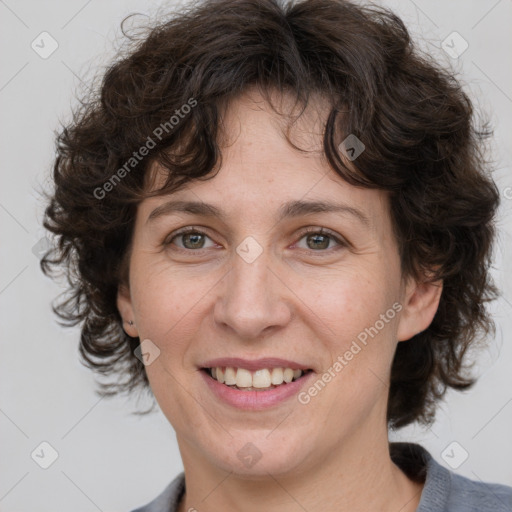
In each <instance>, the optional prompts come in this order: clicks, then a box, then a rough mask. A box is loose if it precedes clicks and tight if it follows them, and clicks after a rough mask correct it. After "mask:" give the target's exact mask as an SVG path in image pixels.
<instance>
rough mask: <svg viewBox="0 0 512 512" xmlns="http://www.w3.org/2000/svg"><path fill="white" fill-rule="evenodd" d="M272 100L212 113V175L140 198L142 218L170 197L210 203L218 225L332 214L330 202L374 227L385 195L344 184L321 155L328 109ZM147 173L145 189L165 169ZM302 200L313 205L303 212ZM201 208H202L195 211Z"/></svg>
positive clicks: (249, 98)
mask: <svg viewBox="0 0 512 512" xmlns="http://www.w3.org/2000/svg"><path fill="white" fill-rule="evenodd" d="M272 100H273V102H274V101H275V103H274V105H275V107H276V108H277V109H278V112H279V113H276V112H275V111H274V110H273V109H272V107H271V106H270V105H269V104H268V103H267V101H266V100H265V98H263V97H262V96H261V94H259V93H258V92H257V91H255V90H250V91H248V92H246V93H245V94H243V95H241V96H239V97H238V98H236V99H234V100H232V101H231V102H229V103H227V104H226V105H225V106H224V107H223V108H222V109H220V113H221V122H220V125H219V131H220V134H219V140H218V143H219V148H220V151H221V155H222V158H221V164H220V167H219V168H217V169H215V170H214V172H213V173H212V174H215V176H214V177H213V178H211V179H208V180H205V181H198V180H195V181H191V182H189V183H187V184H186V185H185V187H184V188H182V189H180V190H178V191H177V192H174V193H172V194H167V195H165V196H157V197H154V198H150V199H147V200H145V201H144V203H146V204H145V205H144V211H145V215H146V217H149V216H150V215H151V214H152V212H153V209H154V208H156V207H159V206H161V207H162V209H163V208H164V207H163V205H164V203H166V202H168V201H169V200H171V199H172V200H173V201H175V202H176V201H186V202H196V203H201V202H203V203H208V204H210V205H213V206H214V208H213V209H212V208H210V209H209V210H210V213H211V214H212V215H211V216H214V215H216V216H217V217H223V218H224V220H225V219H227V218H230V217H231V218H235V219H242V218H244V217H248V218H251V216H255V215H256V216H258V217H261V216H262V215H269V216H270V215H271V216H272V217H273V218H274V220H275V219H276V218H278V217H279V218H283V217H285V216H286V215H285V211H286V210H288V213H289V211H290V209H292V210H294V211H295V212H302V213H304V214H308V213H312V212H313V211H314V210H315V208H316V211H321V210H322V208H323V209H324V210H326V208H324V206H325V204H326V203H329V204H330V205H331V206H334V209H335V206H336V205H338V206H339V205H341V206H342V209H345V210H350V209H352V210H353V212H356V214H355V216H356V217H359V218H360V220H361V219H363V220H364V219H366V220H367V223H366V224H367V225H368V226H369V227H372V228H374V229H377V224H378V221H379V219H381V218H382V217H383V215H386V214H387V210H388V206H389V204H388V198H387V194H386V193H384V192H382V191H378V190H372V189H368V188H362V187H354V186H352V185H350V184H348V183H347V182H346V181H345V180H343V179H342V178H341V177H340V176H339V175H338V174H337V173H336V172H335V171H334V170H333V169H332V168H331V167H330V166H329V165H328V162H327V160H326V157H325V155H324V151H323V130H324V125H325V120H326V117H327V115H328V112H329V104H328V103H327V102H326V101H325V100H323V99H322V98H320V97H318V96H317V97H313V98H312V99H311V101H310V102H309V103H308V106H307V108H306V109H305V110H304V111H303V112H302V113H301V106H299V105H295V103H294V98H293V97H291V96H287V95H283V96H275V95H274V96H273V97H272ZM299 113H301V115H300V116H299V117H297V116H298V114H299ZM292 119H293V123H290V121H291V120H292ZM285 134H287V135H288V137H289V139H290V142H291V144H290V142H289V141H288V140H287V138H286V135H285ZM292 144H293V145H295V146H297V147H294V146H293V145H292ZM348 165H351V164H350V162H348ZM149 172H150V173H151V179H150V182H151V189H155V188H159V187H160V186H162V185H163V183H164V181H165V178H166V176H167V172H168V171H167V170H166V169H163V168H161V167H158V166H156V165H154V166H153V167H152V168H150V170H149ZM306 202H310V203H312V202H314V203H317V204H316V206H312V207H309V210H308V206H304V203H306ZM292 203H293V204H292ZM299 203H302V204H299ZM320 203H323V204H324V206H322V205H321V204H320ZM199 208H200V207H199ZM200 209H201V208H200ZM207 209H208V207H207V208H202V213H206V210H207ZM357 212H359V213H360V215H358V214H357Z"/></svg>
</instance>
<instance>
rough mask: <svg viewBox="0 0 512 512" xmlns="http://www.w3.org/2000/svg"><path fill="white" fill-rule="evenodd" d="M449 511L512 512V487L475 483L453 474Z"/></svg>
mask: <svg viewBox="0 0 512 512" xmlns="http://www.w3.org/2000/svg"><path fill="white" fill-rule="evenodd" d="M446 471H448V470H446ZM448 510H449V511H452V510H453V511H454V512H458V511H461V512H462V511H464V512H487V511H489V512H512V487H509V486H507V485H501V484H494V483H486V482H481V481H475V480H471V479H469V478H466V477H463V476H461V475H456V474H453V473H451V492H450V494H449V499H448Z"/></svg>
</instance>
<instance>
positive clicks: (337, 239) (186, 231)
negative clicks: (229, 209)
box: [163, 226, 349, 256]
mask: <svg viewBox="0 0 512 512" xmlns="http://www.w3.org/2000/svg"><path fill="white" fill-rule="evenodd" d="M190 233H194V234H197V235H205V236H206V237H208V238H210V239H211V237H210V236H208V234H207V233H205V232H204V231H202V230H201V229H198V228H196V227H194V226H187V227H186V228H183V229H180V230H178V231H176V232H174V233H171V235H170V238H169V237H168V238H167V239H166V240H165V241H164V242H163V245H164V246H169V245H172V242H173V240H174V239H175V238H178V237H179V236H182V235H187V234H190ZM309 234H317V235H328V236H329V237H330V238H331V239H332V240H334V241H335V242H336V243H337V244H338V246H339V247H337V248H336V247H335V248H331V249H322V250H318V251H315V250H313V249H310V251H311V252H313V253H315V254H316V255H318V256H323V255H325V253H327V254H331V252H332V251H336V250H339V249H340V248H343V247H348V245H349V244H348V242H346V241H345V240H344V239H342V238H341V237H339V236H338V235H336V234H335V233H334V232H333V231H331V230H329V229H327V228H318V227H311V228H306V229H305V230H303V231H301V232H300V234H299V241H300V240H302V239H303V238H304V237H305V236H306V235H309ZM176 250H178V251H181V252H188V253H192V252H194V253H199V254H201V253H202V251H207V250H208V248H206V249H183V248H182V247H176ZM300 250H308V249H300ZM322 253H323V254H322Z"/></svg>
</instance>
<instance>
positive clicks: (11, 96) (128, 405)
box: [0, 0, 512, 512]
mask: <svg viewBox="0 0 512 512" xmlns="http://www.w3.org/2000/svg"><path fill="white" fill-rule="evenodd" d="M384 3H385V4H386V5H388V6H390V7H392V8H393V9H395V10H396V12H397V13H398V14H399V15H401V16H402V17H403V19H404V21H405V22H406V24H407V25H408V27H409V28H410V29H411V31H412V32H413V34H414V35H415V37H416V38H418V37H421V39H422V41H423V42H422V43H421V44H422V46H424V47H427V48H428V51H429V52H431V53H432V54H434V55H436V56H437V58H439V59H441V60H442V62H443V63H445V64H446V65H450V66H453V67H454V68H455V69H457V70H459V71H460V73H461V78H462V80H463V82H464V83H465V84H466V87H467V90H468V91H469V92H470V93H471V95H472V97H473V98H475V99H476V101H477V104H478V105H479V106H480V107H481V108H483V109H484V110H486V111H488V112H489V113H490V115H491V120H492V122H493V124H494V127H495V130H496V137H495V142H494V158H495V160H496V168H497V169H498V170H497V172H496V180H497V181H498V184H499V187H500V190H501V193H502V199H503V205H502V208H501V212H500V221H499V230H500V235H499V244H498V248H497V251H496V256H495V266H494V275H495V278H496V280H497V282H498V283H499V285H500V286H501V288H502V290H503V292H504V297H503V298H502V299H500V300H499V301H498V302H496V303H495V305H494V306H493V311H494V314H495V318H496V321H497V336H496V338H495V339H494V340H493V341H492V343H491V345H490V347H489V349H488V350H486V351H483V352H481V353H480V356H479V366H478V369H479V372H480V373H481V378H480V380H479V382H478V384H477V385H476V387H475V388H474V389H473V390H472V391H470V392H468V393H466V394H457V393H449V395H448V397H447V400H446V402H445V403H444V404H443V405H442V406H441V407H440V409H439V412H438V417H437V421H436V423H435V424H434V425H433V427H432V428H431V429H421V428H407V429H405V430H403V431H401V432H399V434H398V435H395V436H394V438H399V439H407V440H412V441H416V442H420V443H422V444H423V445H424V446H426V447H427V448H428V449H429V450H430V451H431V452H432V454H433V455H434V456H435V458H436V459H437V460H439V461H440V462H442V463H443V464H444V465H447V462H445V460H444V459H443V456H442V454H443V451H444V450H445V449H446V447H447V446H449V445H450V444H451V443H452V442H454V441H455V442H457V443H458V444H457V445H454V446H451V447H450V448H449V449H448V452H445V453H448V455H450V456H451V459H452V460H454V459H459V458H460V457H462V455H463V454H464V452H463V451H462V450H465V451H467V453H468V454H469V457H468V458H467V460H466V461H465V462H464V463H463V464H462V465H461V466H460V467H459V468H458V469H456V471H457V472H459V473H460V474H462V475H466V476H469V477H471V478H473V479H476V480H479V479H481V480H483V481H489V482H490V481H493V482H500V483H505V484H508V485H512V464H511V463H510V461H511V460H512V442H511V440H510V434H511V432H512V429H511V426H512V371H511V369H512V343H511V334H512V321H511V317H512V283H511V279H510V274H508V273H507V270H508V268H510V267H509V265H510V261H511V255H512V243H511V236H510V235H511V232H512V175H511V173H510V170H511V169H510V166H511V161H512V155H511V150H510V142H511V141H510V134H511V133H512V126H511V121H512V69H511V66H510V49H511V48H512V35H511V33H512V31H511V29H510V22H511V21H512V2H511V1H510V0H501V1H496V0H479V1H475V0H473V1H469V0H457V1H454V0H451V1H450V2H446V1H442V0H437V1H426V0H416V1H415V2H413V1H412V0H393V1H390V2H384ZM162 5H164V2H162V1H152V2H151V1H144V0H129V1H124V2H121V1H120V0H118V1H115V0H108V1H105V0H102V1H100V0H90V1H84V0H71V1H66V2H64V1H56V0H53V1H45V2H36V1H35V0H31V1H30V0H5V1H1V0H0V39H1V44H2V66H1V68H0V108H1V112H2V117H1V120H2V122H1V136H0V151H1V175H2V187H1V188H0V223H1V233H2V237H1V240H2V242H1V244H0V251H1V257H2V260H1V261H2V264H1V267H0V314H1V319H0V326H1V333H2V335H1V344H2V345H1V349H2V353H1V358H0V376H1V377H0V378H1V387H0V434H1V438H2V444H1V447H2V448H1V453H0V510H1V511H4V512H8V511H9V512H12V511H20V512H28V511H30V512H32V511H41V512H50V511H52V512H53V511H56V510H58V511H63V510H73V511H74V512H85V511H94V510H100V511H104V512H107V511H127V510H131V508H134V507H135V506H136V505H140V504H143V503H145V502H147V501H149V500H150V499H152V498H153V497H154V496H156V494H157V493H159V492H160V491H161V490H162V489H163V487H165V485H167V483H168V482H169V481H170V480H171V479H172V478H173V477H174V476H175V475H176V474H177V473H178V472H179V471H181V470H182V464H181V460H180V457H179V451H178V447H177V445H176V441H175V436H174V432H173V430H172V428H171V427H170V426H169V425H168V423H167V421H166V419H165V418H164V417H163V415H162V414H161V413H160V412H158V413H155V414H152V415H150V416H147V417H142V418H141V417H138V416H134V415H132V414H131V413H132V412H133V411H134V410H136V408H137V404H135V403H134V402H129V401H127V400H126V399H121V398H120V399H113V400H106V399H105V400H99V398H98V397H97V396H96V395H95V394H94V391H93V390H94V385H93V384H94V383H93V376H92V374H91V373H90V372H89V371H88V370H86V369H85V368H83V367H82V366H81V365H80V364H79V362H78V353H77V344H78V335H79V331H78V329H77V328H76V329H70V330H64V329H62V328H60V327H59V326H58V325H57V324H56V322H55V318H54V316H53V315H52V312H51V309H50V302H51V300H52V299H53V298H54V297H55V296H56V295H57V294H58V293H59V291H60V288H59V285H58V284H55V283H53V282H51V281H50V280H49V279H48V278H46V277H44V276H43V275H42V273H41V272H40V269H39V261H38V257H37V256H36V255H35V254H34V253H33V247H34V245H36V244H37V242H38V241H39V240H40V239H41V238H42V237H43V236H44V230H43V229H42V227H41V219H42V208H43V206H44V205H43V202H42V200H41V198H40V196H39V192H38V191H39V190H41V189H42V188H43V187H45V188H47V186H48V177H49V173H50V169H51V164H52V158H53V154H54V142H53V131H54V130H55V129H56V128H57V127H58V123H57V122H58V120H59V119H61V120H64V121H65V120H69V118H70V112H71V110H70V108H71V106H72V105H73V104H74V101H75V100H74V91H75V90H76V89H77V88H78V87H79V86H80V84H81V82H82V80H84V81H85V82H87V79H88V78H90V77H91V76H92V75H93V74H94V73H96V72H97V71H98V69H99V66H104V65H105V64H107V63H108V61H109V58H110V57H111V56H112V55H113V51H114V46H113V43H114V41H115V40H116V38H117V37H118V36H119V35H120V30H119V24H120V21H121V20H122V18H123V17H124V16H125V15H126V14H128V13H130V12H134V11H137V12H142V13H148V14H152V13H155V12H156V9H157V8H159V7H160V8H161V6H162ZM167 5H171V4H167ZM43 31H47V32H49V33H50V34H51V36H52V37H53V38H54V39H55V40H56V41H57V42H58V45H59V47H58V49H57V50H56V51H55V52H54V53H53V54H52V55H51V56H50V57H49V58H47V59H42V58H41V57H40V56H39V55H38V54H37V53H36V52H35V51H34V50H33V49H32V48H31V43H32V41H33V40H34V39H36V38H37V36H38V35H39V34H40V33H41V32H43ZM454 31H456V32H458V33H459V34H460V35H461V36H462V37H463V38H464V40H466V41H467V43H468V45H469V47H468V48H467V50H466V51H465V52H464V53H463V54H462V55H461V56H460V57H459V58H456V59H453V58H451V57H449V56H448V55H447V54H446V53H445V52H444V51H443V50H442V49H441V43H442V41H443V40H445V39H446V38H447V37H449V39H448V40H447V41H448V42H449V44H452V43H451V41H452V40H453V37H454V36H450V34H452V32H454ZM36 41H37V40H36ZM454 44H455V47H456V48H459V49H460V48H461V46H460V43H457V42H455V43H453V44H452V46H453V45H454ZM47 48H48V47H47ZM43 441H46V442H49V443H50V444H51V445H52V446H53V447H54V448H55V450H56V451H57V452H58V455H59V456H58V459H57V460H56V461H55V463H54V464H53V465H51V466H50V467H49V468H48V469H46V470H45V469H41V468H40V467H39V466H38V465H37V464H36V463H35V462H34V460H32V458H31V453H32V452H33V451H34V449H36V448H37V447H38V446H39V445H40V443H41V442H43ZM46 453H48V452H46ZM45 456H46V455H45ZM445 458H446V459H447V460H449V458H450V457H445ZM450 462H451V461H450ZM447 467H449V466H448V465H447Z"/></svg>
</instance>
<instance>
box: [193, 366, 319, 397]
mask: <svg viewBox="0 0 512 512" xmlns="http://www.w3.org/2000/svg"><path fill="white" fill-rule="evenodd" d="M201 371H202V372H203V373H205V374H206V375H207V377H208V378H209V379H211V380H214V381H216V382H218V383H219V384H223V385H224V386H226V387H228V388H232V389H236V390H239V391H260V392H261V391H270V390H272V389H275V388H282V387H283V386H287V385H288V384H291V383H292V382H296V381H298V380H301V379H303V378H304V377H305V376H306V375H308V374H309V373H311V372H312V371H313V370H312V369H308V368H306V369H304V368H290V367H273V368H260V369H256V370H248V369H246V368H240V367H238V368H237V367H234V366H214V367H203V368H201Z"/></svg>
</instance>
